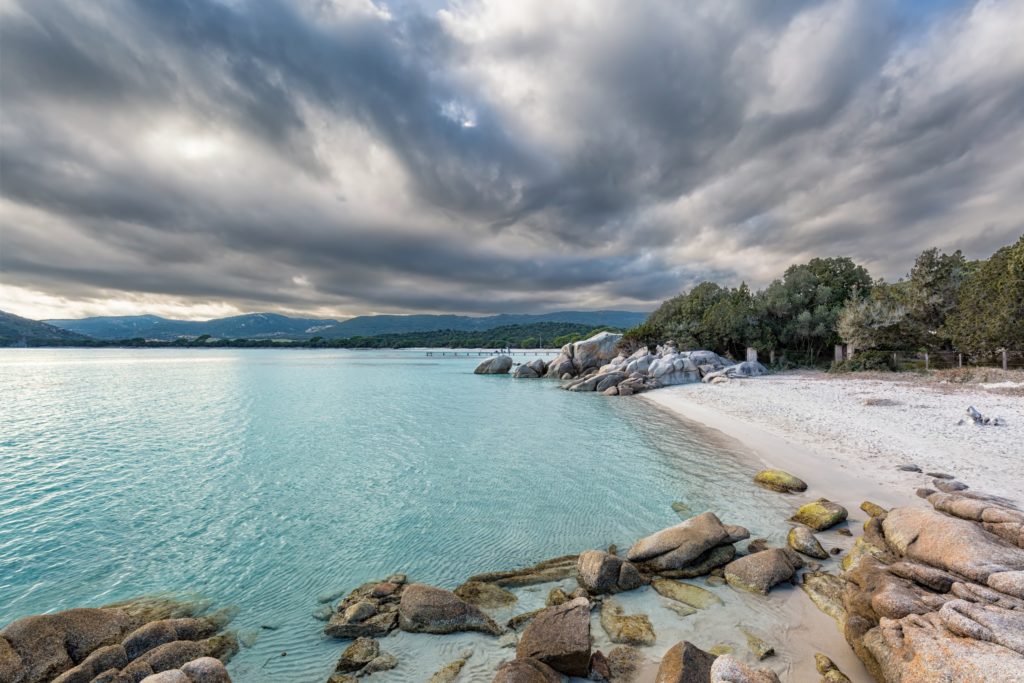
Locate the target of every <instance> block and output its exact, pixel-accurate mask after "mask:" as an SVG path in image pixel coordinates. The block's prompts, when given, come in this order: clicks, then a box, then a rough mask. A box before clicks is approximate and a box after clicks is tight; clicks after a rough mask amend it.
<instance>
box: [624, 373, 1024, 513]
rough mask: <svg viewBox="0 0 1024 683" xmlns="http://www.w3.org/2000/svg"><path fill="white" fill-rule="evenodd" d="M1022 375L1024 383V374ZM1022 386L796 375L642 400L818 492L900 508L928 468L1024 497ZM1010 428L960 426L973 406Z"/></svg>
mask: <svg viewBox="0 0 1024 683" xmlns="http://www.w3.org/2000/svg"><path fill="white" fill-rule="evenodd" d="M1021 375H1022V376H1021V377H1020V380H1021V381H1024V373H1021ZM1020 386H1024V383H1022V384H1018V383H1017V382H1012V381H1010V382H1007V381H1003V382H995V383H991V384H966V385H957V384H950V383H942V382H937V381H934V380H932V381H925V380H921V379H918V378H915V377H910V376H894V378H893V379H888V378H886V379H882V378H879V377H878V376H873V377H869V378H864V377H858V376H855V375H853V376H851V375H844V376H834V375H828V374H825V373H821V372H806V371H803V372H794V373H785V374H779V375H772V376H769V377H763V378H756V379H748V380H740V381H733V382H730V383H727V384H715V385H709V384H692V385H684V386H678V387H668V388H665V389H659V390H657V391H653V392H650V393H647V394H644V395H643V397H644V398H645V399H646V400H649V401H652V402H654V403H656V404H657V405H659V406H662V407H664V408H667V409H669V410H671V411H673V412H675V413H677V414H678V415H680V416H681V417H683V418H684V419H686V420H689V421H693V422H698V423H701V424H703V425H704V426H706V427H709V428H712V429H714V430H718V431H720V432H722V433H724V434H725V435H727V436H728V437H731V438H734V439H737V440H739V441H740V442H742V443H743V445H744V446H746V448H747V449H749V450H750V451H752V452H753V453H754V454H755V455H756V456H757V457H758V458H759V459H761V460H762V461H763V462H764V463H765V464H766V465H769V466H772V467H780V468H783V469H789V470H790V471H792V472H793V474H796V475H797V476H799V477H801V478H803V479H804V480H805V481H807V482H808V483H809V484H810V485H811V486H812V488H814V489H817V490H819V491H821V493H820V495H824V496H832V497H836V498H837V499H846V500H848V501H851V502H855V503H856V502H859V501H852V500H851V499H854V498H857V497H859V496H863V497H868V496H873V497H875V498H877V499H879V500H878V502H880V503H882V504H886V503H888V504H890V505H892V504H897V503H900V502H903V501H905V500H906V499H907V497H908V496H911V495H912V494H913V491H914V489H916V488H917V487H919V486H926V485H929V484H930V482H931V478H930V477H927V476H925V475H924V474H915V473H910V472H903V471H900V470H899V469H897V467H898V466H899V465H902V464H907V463H913V464H916V465H918V466H919V467H920V468H921V469H922V470H923V471H924V472H944V473H948V474H952V475H954V476H955V477H956V478H957V479H959V480H960V481H962V482H964V483H965V484H968V485H970V486H971V487H972V488H975V489H979V490H983V491H986V492H989V493H994V494H998V495H1002V496H1006V497H1009V498H1012V499H1016V500H1018V501H1020V498H1021V495H1022V494H1021V492H1022V491H1024V392H1022V391H1020V390H1019V387H1020ZM971 405H973V406H974V407H976V408H977V409H978V410H980V411H981V412H982V414H984V415H986V416H998V417H1001V418H1003V419H1004V420H1005V421H1006V424H1005V425H1003V426H990V427H976V426H974V425H973V424H957V423H958V421H959V420H960V419H961V418H962V417H963V416H964V412H965V410H966V409H967V406H971Z"/></svg>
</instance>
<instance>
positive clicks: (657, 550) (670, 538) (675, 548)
mask: <svg viewBox="0 0 1024 683" xmlns="http://www.w3.org/2000/svg"><path fill="white" fill-rule="evenodd" d="M749 536H750V532H748V531H747V530H746V529H744V528H743V527H741V526H735V525H725V524H722V521H721V520H720V519H718V517H717V516H716V515H715V514H714V513H713V512H704V513H701V514H699V515H697V516H695V517H691V518H690V519H688V520H686V521H684V522H681V523H679V524H676V525H675V526H672V527H669V528H667V529H662V530H661V531H659V532H657V533H654V534H651V535H650V536H647V537H645V538H642V539H640V540H639V541H637V542H636V543H634V544H633V545H632V547H630V549H629V551H628V552H627V553H626V557H627V559H629V560H630V561H632V562H636V563H638V566H639V567H640V569H641V571H646V572H659V573H660V572H664V571H666V570H680V569H684V568H686V567H688V566H691V565H693V564H695V563H698V562H701V560H702V559H706V558H705V557H704V555H705V553H707V552H708V551H710V550H712V549H713V548H715V547H717V546H728V545H732V544H733V543H735V542H736V541H740V540H743V539H745V538H749ZM733 552H735V550H734V551H733ZM709 571H710V570H709Z"/></svg>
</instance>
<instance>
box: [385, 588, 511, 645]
mask: <svg viewBox="0 0 1024 683" xmlns="http://www.w3.org/2000/svg"><path fill="white" fill-rule="evenodd" d="M398 626H399V628H401V629H402V630H403V631H407V632H410V633H456V632H459V631H479V632H481V633H489V634H491V635H498V634H500V633H501V631H502V629H501V627H500V626H498V625H497V624H496V623H495V622H494V620H493V619H491V618H490V617H489V616H487V615H486V614H484V613H483V612H481V611H480V610H479V609H477V608H476V607H474V606H473V605H471V604H469V603H468V602H466V601H465V600H463V599H462V598H460V597H459V596H457V595H455V593H452V592H451V591H447V590H444V589H443V588H437V587H435V586H428V585H426V584H422V583H414V584H410V585H409V586H408V587H407V588H406V589H405V590H404V591H403V592H402V598H401V602H400V603H399V606H398Z"/></svg>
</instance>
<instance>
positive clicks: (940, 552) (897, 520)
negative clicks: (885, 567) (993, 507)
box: [882, 507, 1024, 583]
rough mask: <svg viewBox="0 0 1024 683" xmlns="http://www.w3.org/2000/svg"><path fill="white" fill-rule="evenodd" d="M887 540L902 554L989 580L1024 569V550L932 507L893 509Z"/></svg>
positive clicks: (887, 522) (887, 520)
mask: <svg viewBox="0 0 1024 683" xmlns="http://www.w3.org/2000/svg"><path fill="white" fill-rule="evenodd" d="M882 528H883V530H884V532H885V541H886V543H887V544H888V545H889V546H890V547H891V548H892V549H893V550H895V551H896V552H898V553H899V554H900V555H901V556H904V557H906V558H908V559H910V560H915V561H917V562H921V563H924V564H928V565H931V566H932V567H937V568H939V569H943V570H946V571H950V572H954V573H956V574H959V575H961V576H965V577H967V578H969V579H971V580H972V581H977V582H978V583H985V582H986V581H987V579H988V577H989V576H990V575H992V574H995V573H997V572H1007V571H1018V570H1024V550H1022V549H1020V548H1018V547H1016V546H1015V545H1011V544H1010V543H1008V542H1007V541H1005V540H1003V539H1002V538H999V537H998V536H996V535H994V534H992V533H990V532H988V531H985V529H983V528H982V527H981V526H980V525H979V524H976V523H972V522H970V521H967V520H964V519H958V518H956V517H949V516H947V515H944V514H942V513H941V512H938V511H936V510H930V509H928V508H911V507H903V508H896V509H894V510H890V511H889V514H888V515H886V517H885V519H884V520H883V521H882Z"/></svg>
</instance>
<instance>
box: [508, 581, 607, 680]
mask: <svg viewBox="0 0 1024 683" xmlns="http://www.w3.org/2000/svg"><path fill="white" fill-rule="evenodd" d="M516 657H517V658H519V659H528V658H532V659H536V660H537V661H539V662H542V663H544V664H547V665H548V666H550V667H551V668H553V669H555V670H556V671H560V672H561V673H563V674H565V675H567V676H581V677H582V676H586V675H587V672H588V671H589V665H590V603H589V602H588V601H587V600H586V599H585V598H576V599H574V600H570V601H569V602H567V603H565V604H563V605H558V606H557V607H548V608H546V609H544V610H542V611H541V612H540V613H538V614H537V615H536V616H535V617H533V619H532V620H531V621H530V623H529V625H528V626H527V627H526V629H525V630H524V631H523V635H522V637H521V638H520V639H519V645H517V646H516Z"/></svg>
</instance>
